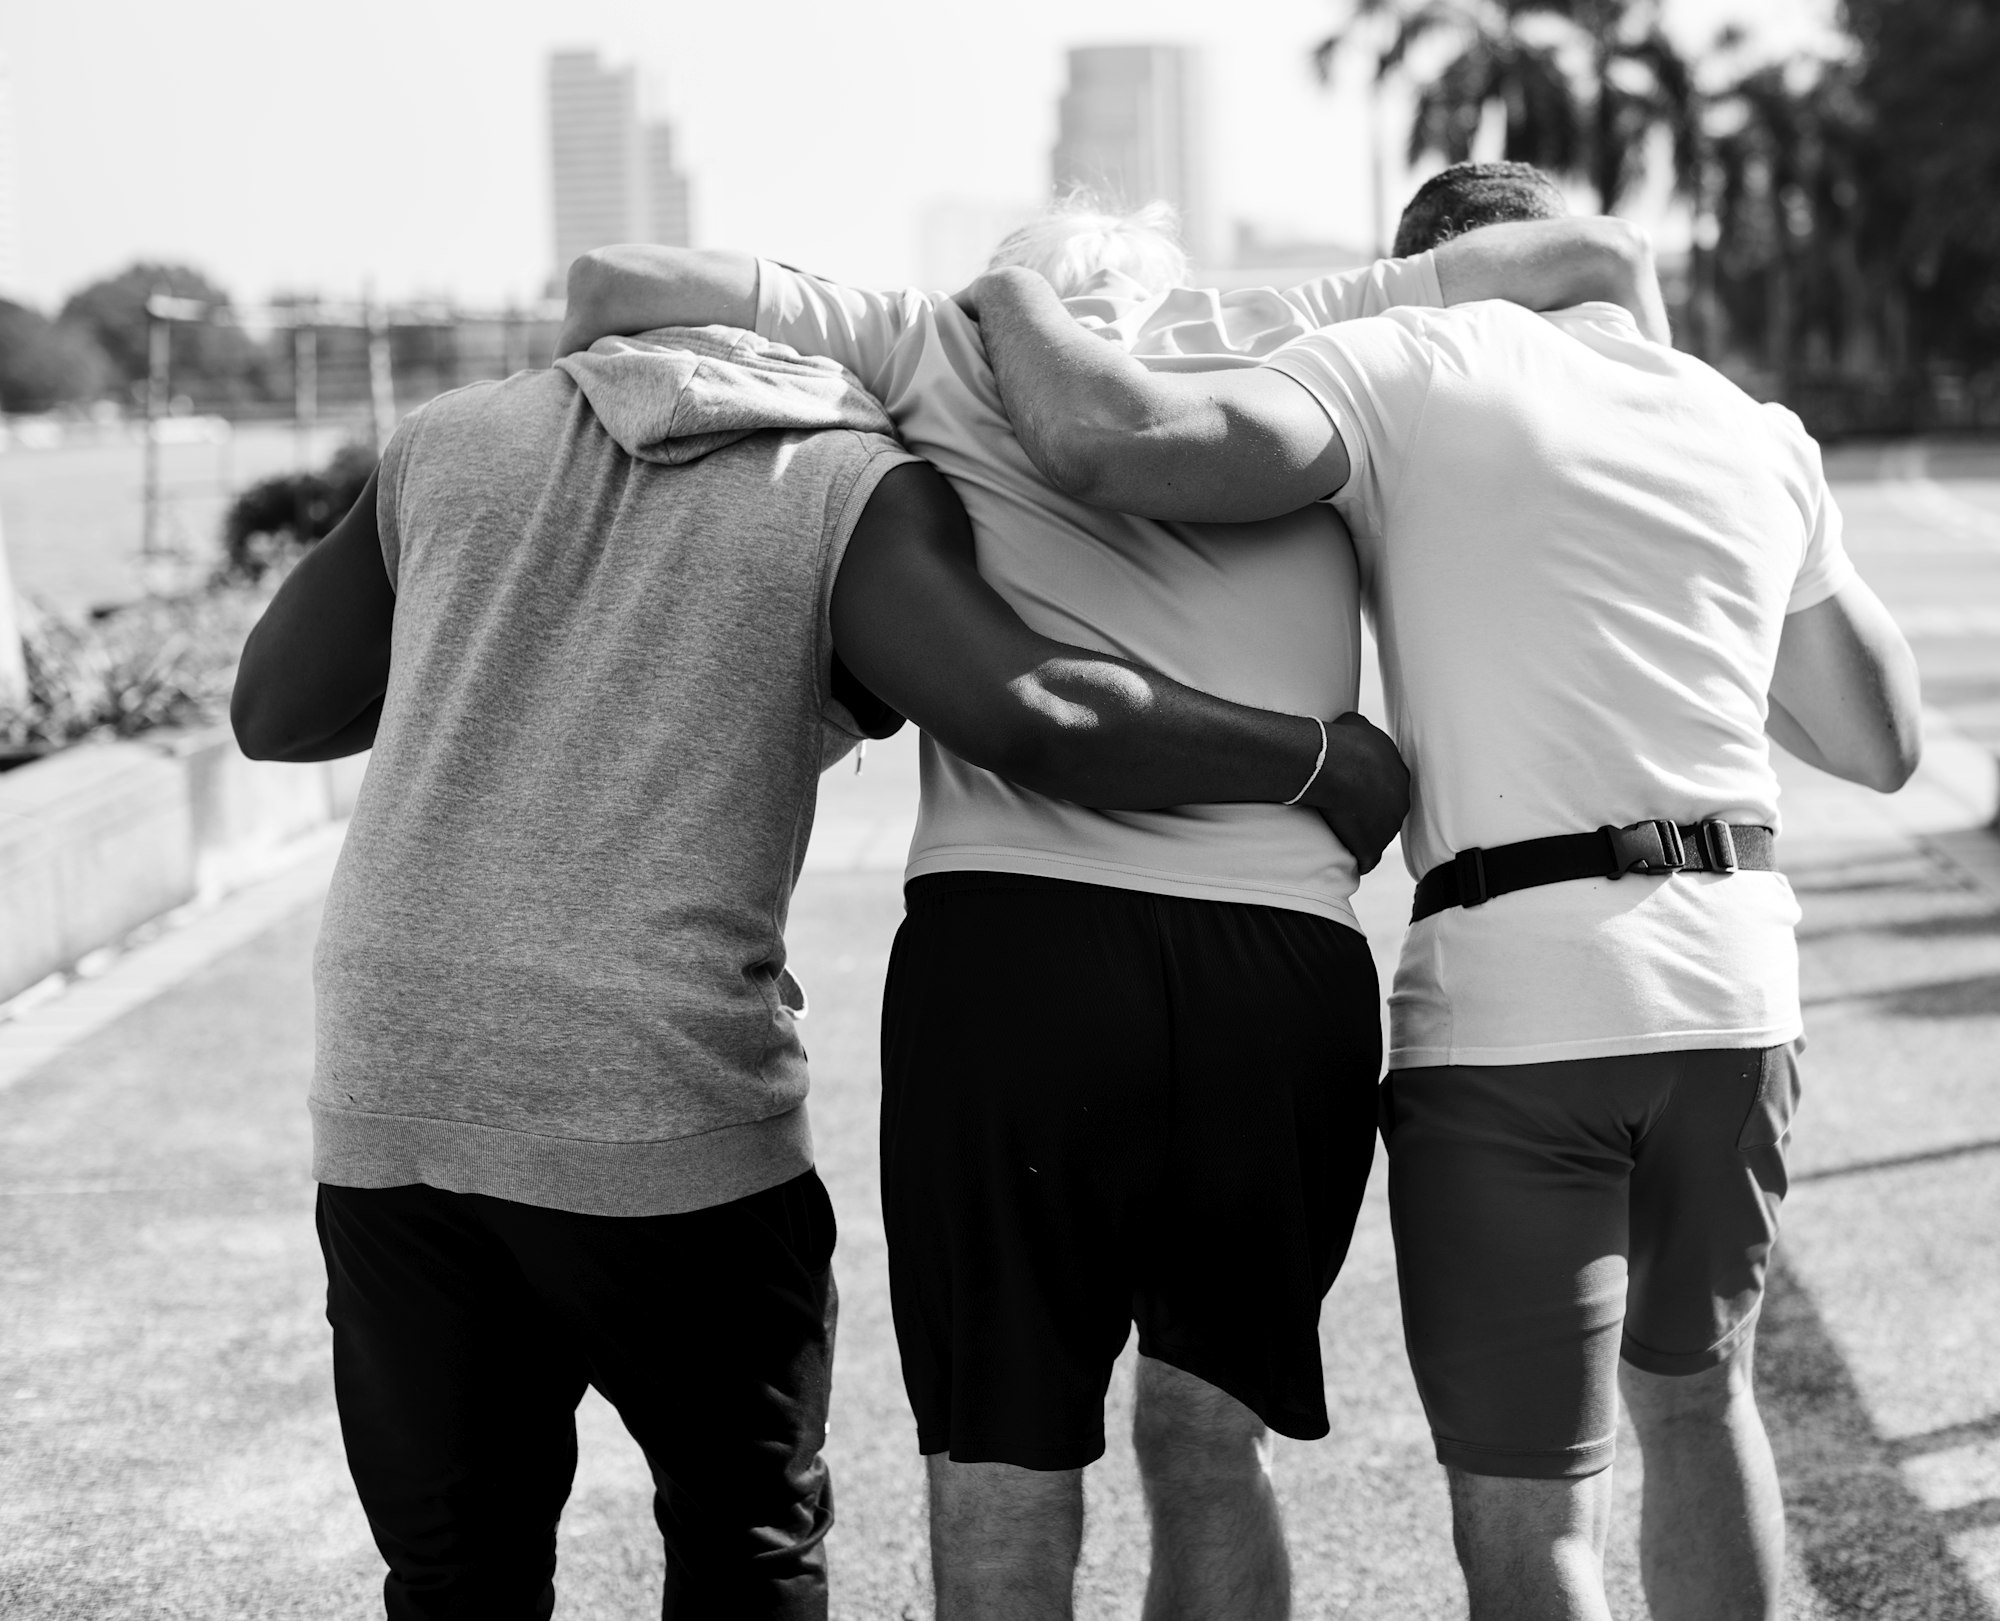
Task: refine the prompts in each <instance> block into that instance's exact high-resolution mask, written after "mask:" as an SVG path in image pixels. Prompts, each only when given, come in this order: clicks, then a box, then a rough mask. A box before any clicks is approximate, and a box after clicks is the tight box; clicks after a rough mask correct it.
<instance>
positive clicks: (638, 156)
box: [546, 50, 690, 289]
mask: <svg viewBox="0 0 2000 1621" xmlns="http://www.w3.org/2000/svg"><path fill="white" fill-rule="evenodd" d="M547 85H548V92H547V96H548V99H547V104H546V116H547V120H548V140H549V193H550V217H551V221H552V224H553V227H554V232H553V245H552V249H551V255H550V258H551V270H550V277H549V284H550V287H551V288H552V289H560V288H561V286H562V284H563V278H564V277H565V276H566V275H567V274H568V271H569V266H570V263H571V261H572V260H574V259H575V258H576V257H577V256H578V255H579V254H582V253H585V252H588V251H589V250H590V249H591V248H601V247H603V246H605V245H606V244H608V243H612V242H659V243H662V244H664V245H666V246H668V247H686V246H688V243H689V240H690V236H689V219H688V202H689V186H688V177H687V176H686V175H685V174H683V173H681V172H680V170H679V169H678V168H677V167H676V166H675V162H674V132H673V126H672V125H671V124H670V123H668V122H667V121H666V120H664V119H657V118H656V119H648V118H644V117H642V116H641V113H640V104H639V70H638V67H637V66H636V65H635V64H632V63H627V64H625V65H624V66H621V67H607V66H606V65H605V64H604V62H603V60H602V58H601V56H600V53H599V52H597V51H595V50H563V51H551V52H550V53H549V57H548V76H547Z"/></svg>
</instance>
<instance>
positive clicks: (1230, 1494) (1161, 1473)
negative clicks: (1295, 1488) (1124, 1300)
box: [1132, 1356, 1292, 1621]
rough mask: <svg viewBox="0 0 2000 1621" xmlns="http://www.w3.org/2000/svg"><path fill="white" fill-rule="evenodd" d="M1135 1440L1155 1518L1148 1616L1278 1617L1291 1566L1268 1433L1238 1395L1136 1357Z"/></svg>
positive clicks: (1196, 1619) (1261, 1620) (1284, 1606)
mask: <svg viewBox="0 0 2000 1621" xmlns="http://www.w3.org/2000/svg"><path fill="white" fill-rule="evenodd" d="M1132 1443H1133V1447H1134V1449H1135V1450H1136V1451H1137V1453H1138V1458H1139V1480H1140V1483H1141V1484H1142V1485H1143V1486H1144V1488H1145V1493H1146V1510H1147V1513H1148V1516H1149V1517H1150V1519H1151V1522H1152V1533H1153V1545H1152V1548H1153V1563H1152V1571H1151V1574H1150V1576H1149V1578H1148V1580H1147V1584H1146V1604H1145V1610H1144V1612H1143V1613H1144V1617H1145V1621H1210V1618H1212V1621H1279V1618H1282V1617H1284V1616H1286V1615H1288V1614H1290V1612H1291V1585H1292V1584H1291V1563H1290V1561H1289V1559H1288V1558H1287V1556H1286V1553H1285V1528H1284V1522H1283V1520H1282V1519H1281V1517H1280V1516H1279V1513H1278V1496H1277V1492H1276V1491H1275V1490H1274V1489H1273V1487H1272V1484H1271V1432H1270V1431H1269V1430H1268V1429H1267V1428H1266V1427H1265V1425H1264V1421H1263V1420H1262V1419H1260V1418H1259V1417H1258V1416H1257V1415H1256V1414H1255V1413H1253V1412H1252V1411H1251V1410H1250V1409H1249V1408H1247V1407H1245V1406H1244V1405H1243V1404H1242V1403H1241V1402H1240V1401H1238V1400H1236V1398H1235V1397H1233V1396H1231V1395H1228V1394H1226V1393H1225V1392H1223V1391H1220V1390H1217V1389H1216V1388H1215V1386H1213V1385H1211V1384H1209V1383H1208V1382H1207V1381H1206V1380H1202V1379H1197V1378H1196V1377H1195V1376H1194V1375H1193V1374H1191V1373H1184V1372H1183V1371H1182V1370H1181V1369H1179V1368H1176V1367H1174V1366H1173V1364H1171V1363H1168V1362H1161V1361H1158V1360H1156V1359H1155V1358H1153V1357H1149V1356H1141V1357H1140V1358H1139V1377H1138V1390H1137V1394H1136V1398H1135V1400H1134V1403H1133V1412H1132Z"/></svg>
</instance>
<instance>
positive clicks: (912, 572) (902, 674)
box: [832, 463, 1409, 871]
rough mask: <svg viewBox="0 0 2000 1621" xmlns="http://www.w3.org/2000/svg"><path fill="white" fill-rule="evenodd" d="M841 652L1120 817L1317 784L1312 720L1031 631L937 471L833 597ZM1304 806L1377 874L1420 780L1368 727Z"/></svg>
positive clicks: (1046, 786) (1006, 758)
mask: <svg viewBox="0 0 2000 1621" xmlns="http://www.w3.org/2000/svg"><path fill="white" fill-rule="evenodd" d="M832 612H833V636H834V646H835V648H836V649H837V650H838V652H839V654H840V656H841V658H842V660H843V661H844V662H845V663H846V665H847V667H848V669H849V670H850V671H851V672H852V673H853V674H854V676H855V677H856V678H857V679H859V680H860V681H861V682H862V683H863V684H865V685H866V686H867V687H868V689H869V690H870V691H871V692H873V693H874V694H875V695H876V696H877V697H878V698H880V699H881V700H882V701H883V702H884V703H886V704H888V705H890V706H891V707H893V708H894V709H896V710H897V711H899V712H901V713H902V714H905V715H908V716H909V717H910V719H912V720H913V721H915V722H916V723H917V725H918V726H920V727H922V728H923V730H925V731H926V732H928V733H929V734H930V735H931V736H932V737H933V738H934V739H935V740H936V741H937V742H938V743H940V744H941V745H943V746H944V747H945V748H947V749H949V750H951V752H952V753H954V754H956V755H958V756H959V757H960V758H961V759H964V760H967V761H969V762H971V763H972V764H973V765H977V766H981V767H984V768H985V769H987V770H989V771H993V772H996V773H997V774H999V775H1001V776H1004V777H1007V778H1008V779H1010V780H1011V781H1014V782H1018V783H1020V784H1021V785H1022V786H1023V787H1025V788H1031V789H1033V790H1034V791H1035V792H1037V793H1042V794H1047V795H1050V796H1051V797H1053V798H1058V799H1068V800H1072V801H1074V802H1075V803H1077V804H1082V805H1093V806H1100V807H1104V808H1107V809H1124V810H1145V809H1153V808H1157V807H1162V806H1168V805H1187V804H1224V803H1232V802H1241V801H1263V802H1267V803H1282V802H1283V801H1285V800H1288V799H1290V798H1291V797H1292V795H1294V794H1295V793H1297V792H1298V790H1299V788H1300V786H1301V785H1302V784H1303V783H1304V782H1305V781H1306V779H1307V778H1308V776H1310V775H1311V773H1312V768H1313V761H1314V759H1315V757H1316V756H1317V755H1318V752H1319V747H1320V730H1319V727H1318V726H1317V725H1316V724H1314V722H1313V721H1312V720H1311V719H1309V718H1307V717H1303V716H1298V715H1284V714H1278V713H1275V712H1273V711H1270V710H1262V709H1253V708H1249V707H1247V706H1245V705H1242V704H1236V703H1231V702H1229V701H1228V700H1226V699H1222V698H1216V697H1211V696H1210V695H1208V694H1206V693H1202V692H1197V691H1195V690H1194V689H1193V688H1191V687H1187V686H1183V685H1182V684H1181V683H1179V682H1177V681H1172V680H1169V679H1168V678H1167V677H1165V676H1163V675H1160V674H1159V673H1158V672H1156V671H1153V670H1149V669H1147V668H1145V667H1144V666H1142V665H1137V664H1133V663H1132V662H1130V661H1129V660H1126V659H1120V658H1115V657H1113V656H1111V655H1110V654H1107V653H1099V652H1095V651H1092V650H1091V649H1089V648H1083V647H1075V646H1071V645H1069V644H1067V643H1063V642H1058V641H1054V640H1052V639H1051V638H1049V637H1046V636H1043V635H1041V634H1039V633H1038V632H1036V631H1034V630H1032V629H1030V628H1029V627H1028V626H1027V625H1026V624H1024V623H1023V622H1022V620H1021V618H1020V616H1019V615H1018V614H1016V613H1015V612H1014V610H1013V609H1012V608H1011V607H1009V606H1008V605H1007V603H1006V601H1005V599H1003V598H1002V597H1001V596H1000V595H999V593H997V592H996V591H994V589H993V588H992V587H991V586H990V585H988V584H987V583H986V581H985V580H983V579H981V578H980V575H979V571H978V568H977V566H976V563H975V558H974V553H973V544H972V531H971V527H970V525H969V524H968V523H967V521H966V517H965V509H964V508H963V507H962V506H961V505H960V504H959V501H958V497H957V496H956V495H954V494H953V493H952V491H951V488H950V486H949V485H947V484H946V483H945V482H944V480H943V479H942V478H941V477H940V476H939V475H938V474H937V473H936V471H934V470H933V469H932V468H930V467H929V466H927V465H925V464H922V463H913V464H910V465H908V466H904V467H899V468H897V469H896V470H895V471H893V472H891V473H889V474H888V475H887V476H886V477H885V478H884V479H883V480H882V483H881V484H880V485H879V486H878V487H877V489H876V491H875V493H874V495H873V496H872V497H871V499H870V500H869V503H868V508H867V510H866V512H865V513H864V514H863V515H862V518H861V520H860V522H859V523H858V524H857V525H856V526H855V531H854V535H853V538H852V540H851V541H850V542H849V545H848V549H847V554H846V557H845V559H844V560H843V562H842V564H841V569H840V575H839V577H838V579H837V580H836V582H835V584H834V591H833V607H832ZM1326 731H1327V755H1326V764H1325V765H1324V767H1322V769H1321V771H1320V774H1319V776H1318V778H1317V779H1316V780H1315V781H1314V784H1313V787H1312V789H1311V790H1310V791H1309V792H1308V793H1307V795H1306V797H1305V798H1304V800H1302V801H1301V803H1302V804H1305V805H1307V806H1309V807H1310V808H1312V809H1314V810H1317V811H1318V812H1319V813H1320V814H1321V815H1322V816H1323V817H1325V818H1326V820H1327V822H1328V824H1329V825H1330V826H1331V827H1332V828H1333V831H1334V833H1335V834H1336V836H1338V837H1339V838H1340V840H1341V842H1342V843H1343V844H1345V845H1346V846H1347V848H1348V849H1349V850H1350V851H1352V852H1353V853H1354V855H1355V857H1356V859H1357V861H1359V863H1360V864H1361V867H1362V869H1363V870H1364V871H1365V870H1367V869H1368V868H1370V867H1372V866H1374V865H1375V863H1376V862H1377V861H1378V860H1379V859H1380V858H1381V854H1382V849H1383V847H1384V846H1385V845H1386V844H1387V843H1388V842H1389V840H1390V839H1391V838H1392V837H1394V835H1395V833H1396V830H1397V828H1398V827H1400V826H1401V824H1402V820H1403V816H1404V814H1405V812H1406V810H1407V808H1408V791H1409V774H1408V773H1407V772H1406V771H1405V770H1404V768H1403V763H1402V760H1401V759H1400V758H1399V757H1398V756H1397V754H1396V751H1395V747H1394V745H1393V744H1392V743H1391V742H1390V741H1389V739H1388V738H1387V737H1386V736H1385V735H1384V734H1383V733H1382V732H1380V731H1378V730H1377V729H1376V728H1375V727H1373V726H1371V725H1370V724H1369V723H1368V722H1367V721H1365V720H1363V719H1362V718H1361V717H1360V716H1359V715H1354V714H1350V715H1344V716H1342V717H1340V718H1339V719H1337V720H1335V721H1333V722H1332V723H1330V724H1329V725H1328V726H1327V729H1326Z"/></svg>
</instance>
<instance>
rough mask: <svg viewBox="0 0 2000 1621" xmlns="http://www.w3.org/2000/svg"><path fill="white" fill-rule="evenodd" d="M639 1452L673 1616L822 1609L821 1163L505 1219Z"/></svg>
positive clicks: (826, 1344) (829, 1316) (828, 1294)
mask: <svg viewBox="0 0 2000 1621" xmlns="http://www.w3.org/2000/svg"><path fill="white" fill-rule="evenodd" d="M498 1225H500V1226H501V1228H502V1230H503V1231H504V1233H505V1235H506V1236H507V1238H508V1240H509V1242H510V1244H511V1245H512V1247H513V1249H514V1251H515V1253H516V1254H517V1255H518V1256H519V1257H520V1258H521V1262H522V1266H523V1268H524V1270H525V1272H526V1273H527V1275H528V1277H529V1278H530V1280H531V1281H532V1282H533V1284H534V1286H535V1287H536V1289H537V1290H538V1291H539V1292H541V1293H542V1294H543V1295H544V1296H545V1297H546V1298H547V1299H548V1300H549V1301H550V1302H551V1305H552V1306H553V1308H554V1309H555V1310H557V1311H558V1312H560V1313H561V1314H562V1315H563V1317H564V1319H565V1320H566V1322H567V1323H568V1325H569V1331H570V1334H571V1336H572V1337H573V1339H574V1341H575V1343H576V1345H577V1347H578V1348H579V1352H580V1354H581V1356H582V1358H583V1359H584V1362H585V1365H586V1367H587V1368H588V1371H589V1376H590V1380H591V1382H592V1383H593V1384H595V1385H596V1386H597V1387H598V1389H599V1390H601V1391H602V1392H603V1393H604V1395H605V1397H606V1399H607V1400H609V1401H610V1402H611V1404H612V1405H613V1406H614V1407H616V1408H617V1409H618V1414H619V1417H620V1418H622V1419H623V1420H624V1422H625V1427H626V1428H627V1429H628V1430H629V1431H630V1432H631V1434H632V1437H633V1439H634V1440H636V1441H637V1442H638V1443H639V1445H640V1447H641V1448H642V1449H643V1450H644V1451H645V1454H646V1459H647V1462H648V1463H649V1464H650V1465H651V1466H652V1471H653V1479H654V1483H655V1498H654V1513H655V1517H656V1519H657V1520H658V1522H659V1527H660V1534H661V1538H662V1541H663V1543H664V1545H665V1549H666V1556H667V1571H666V1592H665V1596H664V1598H663V1601H662V1608H661V1614H662V1615H663V1616H665V1617H667V1618H669V1621H763V1618H769V1621H823V1618H824V1616H825V1615H826V1605H827V1595H826V1563H825V1552H824V1549H823V1546H822V1544H823V1541H824V1539H825V1536H826V1532H827V1530H828V1529H829V1527H830V1526H831V1524H832V1521H833V1496H832V1483H831V1481H830V1479H829V1478H828V1475H827V1469H826V1465H825V1463H824V1462H823V1461H822V1459H821V1456H820V1451H821V1448H822V1446H823V1445H824V1444H825V1439H826V1412H827V1400H828V1396H829V1393H830V1389H831V1374H832V1357H833V1327H834V1324H833V1318H834V1288H833V1275H832V1270H831V1259H832V1253H833V1245H834V1218H833V1208H832V1205H831V1204H830V1203H829V1201H828V1199H827V1195H826V1189H825V1188H824V1186H823V1185H822V1184H821V1183H820V1180H819V1177H818V1175H817V1174H816V1173H814V1172H811V1171H808V1172H806V1173H805V1174H803V1175H802V1176H798V1177H795V1178H793V1179H791V1180H790V1181H787V1182H784V1183H781V1184H779V1185H778V1186H776V1187H772V1188H767V1189H765V1190H763V1191H762V1192H760V1193H755V1194H752V1195H749V1196H748V1197H746V1198H742V1199H737V1200H733V1201H730V1202H728V1203H725V1204H720V1205H713V1206H709V1207H707V1208H705V1209H701V1210H694V1211H688V1212H686V1213H683V1214H678V1215H664V1216H643V1217H608V1216H584V1215H573V1214H569V1213H567V1212H561V1211H527V1212H524V1211H522V1210H521V1209H520V1208H518V1207H513V1208H510V1210H509V1211H508V1213H507V1217H506V1219H505V1220H504V1221H502V1222H500V1223H498Z"/></svg>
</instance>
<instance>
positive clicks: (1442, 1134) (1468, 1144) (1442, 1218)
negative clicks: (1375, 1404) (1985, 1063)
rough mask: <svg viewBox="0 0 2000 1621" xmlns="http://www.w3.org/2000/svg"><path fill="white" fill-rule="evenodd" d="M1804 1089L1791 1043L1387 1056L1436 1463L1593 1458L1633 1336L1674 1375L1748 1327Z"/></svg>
mask: <svg viewBox="0 0 2000 1621" xmlns="http://www.w3.org/2000/svg"><path fill="white" fill-rule="evenodd" d="M1798 1089H1799V1079H1798V1063H1797V1053H1796V1049H1795V1048H1794V1047H1792V1046H1783V1047H1769V1048H1708V1049H1702V1050H1698V1051H1693V1052H1658V1053H1634V1054H1629V1055H1626V1056H1623V1057H1617V1058H1580V1059H1573V1060H1570V1061H1567V1062H1559V1063H1542V1064H1494V1065H1481V1066H1478V1067H1470V1066H1457V1067H1448V1068H1438V1069H1402V1070H1397V1071H1396V1072H1395V1073H1394V1074H1393V1075H1391V1076H1390V1077H1389V1079H1388V1081H1387V1082H1385V1083H1384V1085H1383V1088H1382V1101H1383V1109H1382V1120H1383V1134H1384V1136H1385V1137H1386V1138H1387V1140H1388V1144H1389V1210H1390V1215H1391V1217H1392V1219H1393V1220H1394V1223H1395V1229H1396V1270H1397V1275H1398V1277H1399V1278H1400V1279H1401V1283H1402V1291H1403V1334H1404V1338H1405V1340H1406V1341H1407V1342H1408V1344H1409V1348H1410V1363H1411V1367H1412V1368H1413V1369H1414V1371H1415V1373H1416V1377H1417V1389H1418V1391H1419V1392H1420V1393H1421V1395H1422V1396H1423V1399H1424V1408H1425V1411H1426V1412H1427V1413H1428V1414H1429V1416H1430V1422H1431V1431H1432V1434H1433V1436H1434V1438H1435V1440H1436V1443H1437V1455H1438V1461H1439V1462H1440V1463H1445V1464H1450V1465H1451V1466H1453V1467H1454V1468H1457V1469H1462V1470H1464V1471H1466V1472H1467V1473H1468V1474H1475V1475H1502V1476H1512V1477H1516V1478H1527V1479H1562V1478H1574V1477H1576V1476H1580V1475H1588V1474H1594V1473H1595V1472H1596V1471H1598V1470H1600V1469H1603V1468H1605V1467H1606V1466H1607V1465H1608V1464H1610V1462H1611V1455H1612V1447H1613V1442H1614V1439H1615V1437H1616V1433H1617V1427H1618V1392H1617V1383H1618V1361H1619V1358H1620V1357H1621V1356H1622V1357H1623V1358H1624V1360H1625V1361H1627V1362H1630V1363H1631V1364H1632V1365H1633V1366H1634V1367H1637V1368H1643V1369H1645V1370H1646V1371H1647V1372H1649V1373H1658V1374H1666V1375H1669V1376H1672V1375H1681V1374H1690V1373H1699V1372H1701V1371H1702V1370H1703V1369H1705V1368H1712V1367H1715V1366H1716V1365H1717V1364H1719V1363H1721V1362H1722V1361H1724V1360H1725V1359H1726V1358H1727V1357H1728V1356H1729V1355H1730V1353H1731V1352H1733V1351H1734V1350H1735V1349H1736V1347H1737V1346H1738V1345H1740V1344H1741V1343H1742V1341H1743V1338H1744V1336H1745V1335H1747V1334H1748V1333H1750V1331H1751V1330H1752V1328H1753V1327H1754V1326H1755V1324H1756V1320H1757V1308H1758V1306H1759V1304H1760V1302H1761V1301H1762V1299H1763V1294H1764V1270H1765V1265H1766V1263H1767V1262H1768V1260H1769V1258H1770V1254H1771V1243H1772V1240H1773V1239H1774V1238H1775V1237H1776V1236H1777V1230H1778V1205H1779V1202H1780V1201H1781V1200H1782V1199H1783V1198H1784V1194H1785V1148H1784V1141H1785V1135H1786V1133H1787V1131H1788V1130H1789V1129H1790V1126H1791V1120H1792V1111H1793V1110H1794V1108H1795V1107H1796V1106H1797V1102H1798Z"/></svg>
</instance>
